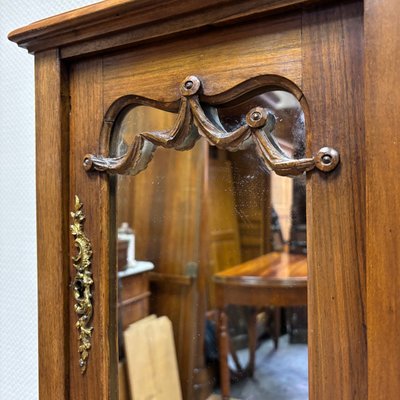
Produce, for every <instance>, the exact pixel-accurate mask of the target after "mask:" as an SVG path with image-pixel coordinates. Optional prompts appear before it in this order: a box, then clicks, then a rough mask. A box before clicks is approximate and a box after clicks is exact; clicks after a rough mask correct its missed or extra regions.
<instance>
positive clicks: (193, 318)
mask: <svg viewBox="0 0 400 400" xmlns="http://www.w3.org/2000/svg"><path fill="white" fill-rule="evenodd" d="M151 292H152V293H154V295H152V296H151V298H150V312H156V313H157V315H159V316H162V315H165V316H167V317H168V318H169V319H170V320H171V321H172V324H173V329H174V338H175V345H176V352H177V358H178V369H179V376H180V381H181V385H182V395H183V398H184V399H186V400H191V399H193V390H194V388H193V372H194V367H195V363H196V361H197V360H195V357H194V354H195V350H196V348H197V346H198V340H196V339H197V332H198V330H197V329H198V327H197V318H198V315H199V314H201V312H199V310H198V293H197V290H196V281H193V282H192V285H191V286H186V285H185V286H182V285H175V284H171V283H170V282H169V280H168V278H167V279H164V280H157V281H152V282H151ZM203 315H204V313H203Z"/></svg>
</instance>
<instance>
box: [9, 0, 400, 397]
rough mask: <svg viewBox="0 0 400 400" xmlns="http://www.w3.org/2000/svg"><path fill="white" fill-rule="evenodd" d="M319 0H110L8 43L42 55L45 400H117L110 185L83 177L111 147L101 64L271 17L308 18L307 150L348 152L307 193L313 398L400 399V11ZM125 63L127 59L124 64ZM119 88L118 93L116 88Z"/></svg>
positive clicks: (388, 5)
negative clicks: (83, 263) (75, 209)
mask: <svg viewBox="0 0 400 400" xmlns="http://www.w3.org/2000/svg"><path fill="white" fill-rule="evenodd" d="M310 3H321V4H319V5H315V4H311V5H310ZM322 3H328V2H324V1H320V2H309V1H300V0H298V1H295V0H292V1H290V0H282V1H278V0H276V1H274V0H252V1H248V2H234V1H211V0H210V1H203V2H201V3H200V2H198V1H195V0H193V1H187V2H179V1H170V2H169V5H171V7H170V6H166V5H165V4H164V5H163V7H159V6H158V5H157V4H154V2H151V1H149V0H139V1H135V2H131V1H128V0H111V1H109V2H104V3H100V4H96V5H93V6H89V7H85V8H83V9H81V10H77V11H73V12H71V13H67V14H65V15H63V16H62V17H53V18H50V19H48V20H44V21H41V22H38V23H35V24H33V25H32V26H29V27H26V28H22V29H19V30H18V31H15V32H14V33H12V34H11V35H10V39H11V40H14V41H16V42H17V43H18V44H20V45H22V46H24V47H26V48H27V49H28V50H29V51H30V52H33V53H35V70H36V72H35V74H36V125H37V130H36V137H37V140H36V153H37V160H38V161H37V221H38V266H39V267H38V268H39V269H38V275H39V276H38V284H39V319H40V321H39V352H40V354H39V391H40V398H41V399H43V400H46V399H54V398H57V399H60V400H61V399H63V400H67V399H77V398H85V399H96V400H98V399H114V398H115V393H116V388H115V376H116V371H115V369H114V368H113V365H116V363H115V362H113V361H116V360H113V359H112V358H113V357H114V354H115V353H116V338H115V333H114V332H115V329H114V328H115V318H114V317H113V315H115V313H114V312H115V309H114V308H115V306H116V293H115V287H116V282H114V281H113V278H112V274H110V271H109V268H110V267H109V266H110V254H111V253H110V249H109V248H108V246H102V245H101V244H102V243H108V242H109V238H110V237H113V236H112V235H113V232H110V231H109V230H108V229H107V228H106V227H109V226H110V221H109V215H111V214H112V213H111V211H112V210H110V207H111V204H110V202H109V198H110V186H109V183H108V179H107V178H106V177H104V176H100V175H98V174H95V175H90V174H89V175H87V174H86V172H85V171H83V170H82V168H80V165H81V162H82V157H83V156H84V154H86V153H90V152H93V153H96V152H101V151H102V144H101V143H100V145H99V140H98V134H99V123H100V122H101V121H102V118H103V114H104V112H105V109H104V107H105V105H106V104H105V103H108V102H109V99H108V98H106V97H104V95H103V92H102V79H103V72H104V69H103V65H104V66H106V67H107V68H108V69H109V70H110V71H111V69H112V66H111V65H110V64H107V59H106V55H107V54H108V52H109V51H110V50H116V49H119V50H121V49H127V51H128V50H129V48H130V47H132V46H136V48H138V49H140V48H141V47H140V46H142V45H145V44H148V45H149V46H151V45H153V44H152V43H157V42H159V41H161V40H164V39H166V38H168V39H169V41H170V42H174V41H178V40H179V38H178V37H177V35H178V34H181V33H182V32H186V33H187V34H189V33H191V34H193V33H194V32H196V34H197V35H203V34H204V35H206V34H207V31H210V30H211V31H212V32H213V33H218V32H220V31H223V30H226V31H229V27H230V25H231V24H232V23H233V22H236V23H238V30H240V29H241V27H243V26H246V24H249V26H250V25H251V26H252V28H251V30H252V31H254V32H255V31H256V28H254V26H253V24H256V21H257V18H261V17H263V18H265V16H267V15H268V14H271V13H273V14H274V15H273V16H272V17H268V18H269V21H270V22H271V23H273V21H275V19H276V20H277V21H282V22H281V25H279V24H278V25H277V26H276V29H279V27H280V26H282V27H285V26H287V25H285V24H286V22H285V20H284V18H285V15H288V18H289V19H290V18H293V19H294V20H296V18H298V19H299V21H300V22H299V24H300V30H301V33H302V35H301V49H302V51H301V56H300V69H301V73H300V75H299V77H298V78H299V79H298V80H296V79H293V80H294V81H295V82H296V83H297V85H298V86H299V87H300V88H301V90H302V92H303V93H304V96H305V98H306V99H307V102H308V113H307V114H308V121H307V124H308V126H310V127H311V130H310V133H309V139H308V141H309V151H316V150H317V149H316V148H314V146H320V145H321V143H322V142H323V141H325V140H326V141H328V142H329V143H330V144H331V145H333V146H337V147H338V149H339V150H340V151H341V159H342V163H343V164H342V165H341V166H339V168H337V169H336V170H335V171H334V172H333V173H332V174H330V175H329V176H326V175H325V174H323V173H321V172H317V173H314V172H313V173H310V174H309V177H308V182H307V190H308V199H307V202H308V204H307V207H308V221H309V226H310V229H309V231H308V240H309V243H310V245H311V248H310V255H309V272H310V274H309V289H308V299H309V316H310V318H309V326H310V330H309V355H310V359H309V371H310V399H312V400H317V399H324V400H325V399H326V400H328V399H332V400H336V399H343V400H347V399H349V400H350V399H355V398H356V399H371V400H374V399H377V398H385V399H395V398H397V395H398V392H399V391H400V380H399V379H398V377H397V372H396V371H398V370H399V369H400V365H399V364H400V359H399V357H397V354H398V353H399V350H400V349H399V347H400V345H399V341H398V337H397V336H398V334H397V332H398V329H397V327H398V321H399V309H400V307H399V306H400V304H399V302H400V298H399V296H397V291H398V288H399V285H400V283H399V278H398V277H397V271H396V269H395V268H393V266H395V265H396V262H397V258H398V257H397V254H398V252H399V250H400V234H399V232H398V231H399V227H398V223H397V221H398V219H399V218H397V217H398V215H399V214H400V202H399V201H398V193H397V189H396V185H394V184H393V181H394V180H396V179H397V172H398V165H397V164H398V163H399V162H398V161H397V160H398V157H397V154H395V152H397V148H396V146H393V140H394V137H395V135H396V132H397V131H398V129H397V128H398V127H399V121H400V120H399V118H398V117H397V114H395V113H393V109H394V108H396V107H398V106H399V105H400V99H399V95H398V92H396V91H394V90H393V88H395V87H398V86H399V83H400V76H399V74H398V72H397V70H396V66H397V65H398V64H399V62H400V44H399V42H398V41H395V40H389V41H388V40H387V38H388V37H389V38H390V37H391V36H393V35H395V34H396V29H397V21H396V19H395V18H394V17H393V16H395V15H398V14H399V13H400V3H399V2H398V1H396V0H384V1H382V0H365V1H364V2H361V1H353V2H345V1H332V2H329V5H325V4H322ZM200 4H201V5H200ZM172 5H174V6H175V7H172ZM305 5H307V8H304V6H305ZM396 11H397V13H396ZM363 17H364V18H363ZM254 21H255V22H254ZM288 24H289V25H290V23H288ZM263 29H266V28H265V26H264V28H263ZM257 32H260V31H257ZM285 32H288V31H285ZM254 34H255V33H254ZM289 36H290V35H287V37H289ZM285 37H286V36H285ZM290 37H292V36H290ZM139 45H140V46H139ZM260 45H261V44H260V43H258V44H257V46H258V47H259V46H260ZM142 47H143V46H142ZM217 47H218V46H217ZM289 51H290V50H289ZM103 55H104V57H105V58H103ZM89 56H90V57H89ZM81 57H86V58H85V59H82V60H80V58H81ZM288 57H289V58H293V59H294V58H296V57H297V53H295V52H290V54H289V55H288ZM296 59H297V58H296ZM116 60H117V61H118V62H120V63H123V57H120V56H118V55H116ZM382 60H385V62H382ZM263 62H265V63H266V64H265V65H266V69H267V70H268V69H271V70H272V71H273V72H274V71H275V70H274V66H273V65H272V64H268V60H265V59H264V61H263ZM121 65H122V64H121ZM254 68H256V67H254ZM206 69H207V68H206ZM364 70H365V75H364ZM290 71H292V70H291V69H290V65H289V64H287V73H288V74H289V75H290V73H291V72H290ZM209 72H210V71H208V72H207V73H209ZM253 72H254V71H253ZM253 72H252V73H253ZM214 75H217V72H216V73H214ZM236 75H240V74H239V73H238V72H236V73H235V74H233V75H232V76H233V77H234V78H235V76H236ZM282 75H284V74H282ZM294 76H295V78H296V76H297V75H294ZM241 80H243V79H242V77H241ZM231 86H232V85H231ZM111 87H112V86H111V84H110V85H109V86H108V90H110V93H111V92H112V93H113V94H114V93H116V92H117V91H118V87H116V86H115V85H114V86H113V87H114V89H113V90H114V91H112V90H111ZM221 89H223V87H214V88H210V87H208V88H206V90H205V91H206V94H210V92H213V94H215V93H218V90H220V91H223V90H221ZM364 89H365V94H364ZM84 92H85V93H86V97H84V96H83V93H84ZM389 94H390V95H391V96H392V98H391V102H390V103H389V102H387V101H386V98H387V96H388V95H389ZM70 96H71V101H70ZM110 96H111V95H110ZM83 99H85V102H84V101H83ZM88 99H89V100H88ZM160 100H162V101H165V100H168V99H160ZM70 107H72V114H71V118H69V109H70ZM83 108H85V113H83V111H82V109H83ZM364 115H365V125H364ZM349 132H351V133H350V134H349ZM365 154H366V157H365V156H364V155H365ZM389 159H390V162H388V160H389ZM78 168H80V170H82V171H80V170H78ZM78 192H79V193H78ZM75 194H79V195H80V198H81V200H82V202H83V203H84V204H85V205H86V204H88V205H89V207H88V208H87V211H86V213H87V222H88V223H87V225H88V226H87V230H88V232H87V233H88V236H90V237H91V238H93V240H92V242H93V243H92V245H93V249H94V256H93V270H94V274H95V279H94V296H95V298H94V302H95V304H96V306H97V309H96V310H97V311H96V312H95V313H94V321H93V323H94V324H95V326H96V331H95V332H96V333H94V335H93V346H94V349H96V348H97V349H101V350H97V351H94V349H93V353H92V354H91V356H90V357H91V361H90V363H89V365H88V370H87V373H86V375H85V376H84V377H82V376H81V374H80V372H79V371H78V372H76V371H75V370H76V362H77V354H75V352H74V348H75V346H76V337H75V336H73V335H72V337H71V332H72V329H71V326H70V324H71V323H70V321H71V320H72V311H71V309H70V308H71V298H70V289H69V283H70V272H69V268H71V266H70V258H69V256H70V254H72V248H70V247H69V245H68V236H69V232H68V226H69V215H68V212H69V210H70V209H71V208H72V207H71V205H72V204H73V196H74V195H75ZM49 204H52V206H53V212H52V214H51V216H50V215H49V213H48V205H49ZM90 221H92V222H90ZM93 221H94V222H93ZM99 226H100V227H102V229H98V227H99ZM379 237H386V238H387V239H388V240H385V241H380V240H378V239H377V238H379ZM111 265H112V263H111ZM113 301H115V302H114V303H115V304H113ZM48 304H52V306H51V307H50V308H49V307H48ZM113 313H114V314H113ZM367 328H368V329H367ZM75 334H76V333H75ZM367 343H368V353H367ZM110 361H111V362H110Z"/></svg>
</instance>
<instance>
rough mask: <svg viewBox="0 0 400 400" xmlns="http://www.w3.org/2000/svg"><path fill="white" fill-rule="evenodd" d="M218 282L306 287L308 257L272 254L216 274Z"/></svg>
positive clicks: (215, 278)
mask: <svg viewBox="0 0 400 400" xmlns="http://www.w3.org/2000/svg"><path fill="white" fill-rule="evenodd" d="M214 280H215V281H216V282H224V283H227V284H235V283H241V284H247V285H255V286H257V285H262V286H263V287H266V286H296V285H300V286H306V284H307V256H305V255H302V254H289V253H280V252H272V253H268V254H264V255H263V256H261V257H257V258H255V259H253V260H250V261H246V262H244V263H242V264H239V265H236V266H234V267H232V268H228V269H226V270H224V271H221V272H219V273H217V274H215V277H214Z"/></svg>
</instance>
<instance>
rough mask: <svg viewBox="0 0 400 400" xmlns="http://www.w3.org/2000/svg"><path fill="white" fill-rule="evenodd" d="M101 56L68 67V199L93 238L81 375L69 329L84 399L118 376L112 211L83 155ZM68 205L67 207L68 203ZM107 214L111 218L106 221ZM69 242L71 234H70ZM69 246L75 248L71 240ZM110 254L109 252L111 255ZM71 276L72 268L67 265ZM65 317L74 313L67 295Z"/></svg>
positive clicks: (104, 183) (96, 128)
mask: <svg viewBox="0 0 400 400" xmlns="http://www.w3.org/2000/svg"><path fill="white" fill-rule="evenodd" d="M102 100H103V98H102V62H101V60H96V59H94V60H90V61H87V62H82V63H79V64H75V65H73V66H72V67H71V130H70V132H71V140H70V148H71V149H72V151H71V157H70V177H71V181H70V188H71V192H70V203H71V204H73V196H74V195H75V194H76V195H78V196H79V197H80V199H81V201H82V203H83V210H84V213H85V215H86V220H85V223H84V228H85V232H86V234H87V236H88V238H89V239H90V240H91V242H92V250H93V257H92V267H91V270H92V273H93V280H94V285H93V307H94V308H93V321H92V323H93V327H94V329H93V335H92V348H91V350H90V355H89V359H88V367H87V371H86V373H85V375H81V372H80V369H79V363H78V357H79V353H78V351H77V346H78V337H77V330H76V329H72V330H71V332H70V338H71V339H70V347H71V351H70V374H71V379H70V382H69V383H70V396H71V398H73V399H80V398H85V399H86V400H98V399H116V398H117V395H118V388H117V387H116V384H117V382H118V380H117V365H118V359H117V354H118V351H117V339H116V336H117V328H116V326H117V321H116V306H117V296H116V275H117V274H116V252H115V248H113V249H112V250H113V251H111V252H110V246H114V247H115V242H116V240H115V238H116V233H115V221H114V220H113V218H115V212H114V211H113V210H112V209H110V201H111V196H110V190H109V177H108V176H107V175H106V174H98V173H94V174H88V173H86V172H85V170H84V169H83V167H82V160H83V157H84V155H85V154H86V153H88V152H98V151H99V150H100V149H99V143H100V140H99V133H100V129H101V125H102V117H103V115H102V108H103V107H102ZM70 208H72V207H71V206H70ZM110 220H111V221H110ZM71 242H72V240H71ZM71 252H75V249H73V246H72V243H71ZM110 254H114V256H115V257H114V258H113V259H111V258H110ZM70 274H71V279H72V276H73V275H74V274H75V271H74V270H73V267H72V266H71V267H70ZM70 321H71V322H70V323H71V326H74V324H75V321H76V315H75V313H74V310H73V299H72V293H71V297H70Z"/></svg>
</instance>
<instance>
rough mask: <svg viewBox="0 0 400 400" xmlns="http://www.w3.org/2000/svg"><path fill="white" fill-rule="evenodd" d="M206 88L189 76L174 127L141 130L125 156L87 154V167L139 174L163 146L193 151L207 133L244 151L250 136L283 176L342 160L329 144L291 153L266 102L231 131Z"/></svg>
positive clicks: (268, 163)
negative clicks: (302, 154) (209, 102)
mask: <svg viewBox="0 0 400 400" xmlns="http://www.w3.org/2000/svg"><path fill="white" fill-rule="evenodd" d="M200 90H201V81H200V79H199V78H197V77H196V76H189V77H187V78H186V79H185V80H184V81H183V83H182V84H181V86H180V92H181V95H182V97H181V100H180V106H179V112H178V116H177V119H176V121H175V124H174V126H173V127H172V129H170V130H166V131H161V132H143V133H140V134H139V135H137V136H136V138H135V140H134V142H133V143H132V144H131V145H130V147H129V148H128V150H127V152H126V153H125V154H124V155H122V156H119V157H114V158H112V157H105V156H102V155H93V154H87V155H86V156H85V158H84V161H83V165H84V168H85V169H86V170H87V171H91V170H97V171H106V172H108V173H110V174H126V175H136V174H138V173H139V172H140V171H142V170H144V169H145V168H146V167H147V165H148V164H149V162H150V161H151V159H152V157H153V153H154V151H155V149H156V148H157V146H161V147H164V148H174V149H175V150H189V149H191V148H193V146H194V145H195V143H196V141H197V140H198V139H199V138H200V137H201V136H203V137H204V138H206V139H207V141H208V142H209V143H210V144H211V145H213V146H217V147H219V148H221V149H227V150H231V151H235V150H240V149H241V148H244V147H245V146H246V143H248V141H253V142H254V143H255V144H256V149H257V152H258V154H259V156H260V157H261V159H262V160H263V162H264V164H265V165H266V166H267V168H268V169H269V170H272V171H275V172H276V173H277V174H278V175H283V176H295V175H300V174H303V173H304V172H306V171H310V170H312V169H314V168H318V169H319V170H321V171H325V172H329V171H332V170H333V169H335V168H336V166H337V165H338V163H339V153H338V152H337V151H336V150H334V149H332V148H329V147H323V148H322V149H321V150H320V151H319V152H318V153H317V154H316V155H315V156H314V157H310V158H301V159H292V158H290V157H288V156H287V155H286V154H285V153H284V151H283V150H282V149H281V148H280V146H279V144H278V142H277V141H276V139H275V137H274V135H273V133H272V132H273V130H274V128H275V117H274V115H273V114H272V113H270V112H268V111H267V110H266V109H264V108H262V107H255V108H253V109H251V110H249V112H248V113H247V115H246V123H245V124H244V125H242V126H240V127H239V128H237V129H236V130H234V131H231V132H228V131H226V130H225V129H224V128H223V127H222V126H221V125H220V124H219V123H217V122H216V121H213V120H212V117H211V116H208V115H207V113H206V112H205V111H204V110H203V107H202V104H200V100H199V92H200ZM148 102H149V103H154V102H151V101H150V100H148ZM208 114H211V113H208Z"/></svg>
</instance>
